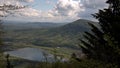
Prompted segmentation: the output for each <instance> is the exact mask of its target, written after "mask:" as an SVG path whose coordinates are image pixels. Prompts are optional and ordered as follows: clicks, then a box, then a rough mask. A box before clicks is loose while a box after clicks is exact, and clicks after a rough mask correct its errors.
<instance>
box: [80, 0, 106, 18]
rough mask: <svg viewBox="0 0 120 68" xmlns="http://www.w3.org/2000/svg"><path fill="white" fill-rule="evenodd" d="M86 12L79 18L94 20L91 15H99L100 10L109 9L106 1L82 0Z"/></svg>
mask: <svg viewBox="0 0 120 68" xmlns="http://www.w3.org/2000/svg"><path fill="white" fill-rule="evenodd" d="M81 2H82V4H83V6H84V8H85V11H84V12H82V13H80V14H79V17H81V18H85V19H90V20H94V18H93V17H92V15H91V14H94V13H97V12H98V10H99V9H103V8H105V7H107V4H105V0H81Z"/></svg>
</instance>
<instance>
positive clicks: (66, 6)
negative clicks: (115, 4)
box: [0, 0, 106, 22]
mask: <svg viewBox="0 0 120 68" xmlns="http://www.w3.org/2000/svg"><path fill="white" fill-rule="evenodd" d="M0 1H1V2H0V5H4V4H7V5H10V4H12V5H17V6H24V5H28V7H26V8H24V9H19V10H17V12H15V13H14V14H13V15H10V16H8V17H7V18H5V20H10V21H28V22H71V21H74V20H77V19H88V20H95V19H94V18H93V17H92V15H91V14H94V13H96V12H97V11H98V9H101V8H104V7H106V5H105V0H0ZM4 14H5V13H4V12H2V11H0V15H4Z"/></svg>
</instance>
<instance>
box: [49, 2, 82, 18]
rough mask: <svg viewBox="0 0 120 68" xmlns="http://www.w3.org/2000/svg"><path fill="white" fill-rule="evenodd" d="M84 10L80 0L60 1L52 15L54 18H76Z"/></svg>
mask: <svg viewBox="0 0 120 68" xmlns="http://www.w3.org/2000/svg"><path fill="white" fill-rule="evenodd" d="M83 10H84V8H83V7H82V4H81V2H80V1H79V0H77V1H75V0H59V1H58V2H57V5H56V6H55V7H54V9H53V10H51V13H52V14H53V15H54V16H76V15H77V14H78V13H80V12H81V11H83Z"/></svg>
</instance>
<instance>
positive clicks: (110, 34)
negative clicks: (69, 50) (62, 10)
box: [80, 0, 120, 65]
mask: <svg viewBox="0 0 120 68" xmlns="http://www.w3.org/2000/svg"><path fill="white" fill-rule="evenodd" d="M106 3H107V4H109V7H108V8H105V9H103V10H99V12H98V13H96V14H93V16H94V17H95V18H96V19H98V21H99V25H100V28H98V27H96V26H95V25H93V24H90V23H89V25H90V26H91V27H92V29H91V31H92V33H90V32H85V34H84V37H85V39H86V40H80V41H81V43H82V44H83V45H80V47H81V49H82V51H83V52H84V53H85V54H86V55H87V56H88V58H91V59H95V60H100V61H104V62H106V63H115V64H117V65H119V61H120V32H119V31H120V0H107V1H106Z"/></svg>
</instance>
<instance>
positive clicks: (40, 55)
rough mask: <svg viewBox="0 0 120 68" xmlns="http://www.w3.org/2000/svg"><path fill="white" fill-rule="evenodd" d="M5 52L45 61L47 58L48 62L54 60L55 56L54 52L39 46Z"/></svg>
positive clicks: (19, 56)
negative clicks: (51, 52) (50, 52)
mask: <svg viewBox="0 0 120 68" xmlns="http://www.w3.org/2000/svg"><path fill="white" fill-rule="evenodd" d="M4 54H9V55H10V56H14V57H18V58H23V59H27V60H32V61H40V62H44V61H45V60H46V59H47V61H48V62H52V61H54V56H53V55H52V54H49V53H48V52H46V51H45V50H42V49H39V48H22V49H18V50H15V51H7V52H5V53H4Z"/></svg>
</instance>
